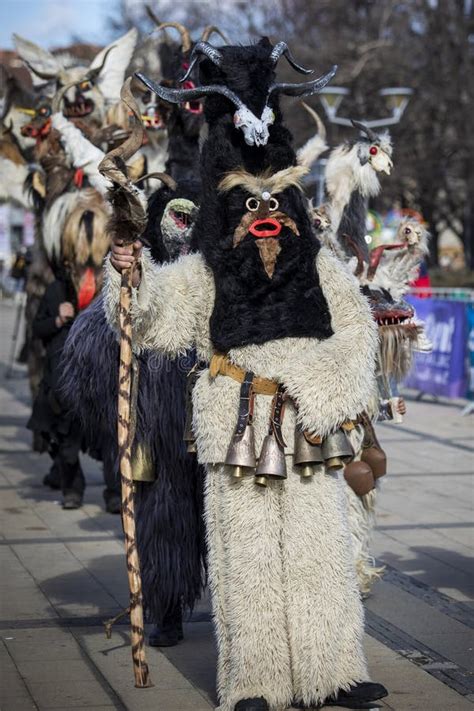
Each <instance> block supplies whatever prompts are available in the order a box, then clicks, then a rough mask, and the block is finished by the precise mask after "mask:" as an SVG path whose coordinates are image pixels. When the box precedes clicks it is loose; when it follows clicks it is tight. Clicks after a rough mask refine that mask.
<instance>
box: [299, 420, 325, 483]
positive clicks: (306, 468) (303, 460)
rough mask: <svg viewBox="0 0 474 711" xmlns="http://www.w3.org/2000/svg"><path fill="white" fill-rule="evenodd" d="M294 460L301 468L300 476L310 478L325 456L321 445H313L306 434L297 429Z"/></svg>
mask: <svg viewBox="0 0 474 711" xmlns="http://www.w3.org/2000/svg"><path fill="white" fill-rule="evenodd" d="M293 460H294V463H295V464H296V465H298V466H299V470H300V476H302V477H304V478H308V477H310V476H313V474H314V466H313V465H315V464H320V463H321V462H322V461H323V454H322V450H321V445H320V444H311V442H308V440H307V439H306V437H305V436H304V432H303V431H302V430H301V429H299V428H297V429H296V430H295V449H294V455H293Z"/></svg>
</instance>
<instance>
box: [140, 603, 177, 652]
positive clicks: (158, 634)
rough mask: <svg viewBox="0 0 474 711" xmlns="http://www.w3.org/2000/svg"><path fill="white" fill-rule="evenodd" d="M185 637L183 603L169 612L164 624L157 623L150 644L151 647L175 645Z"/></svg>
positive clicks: (149, 640) (151, 633)
mask: <svg viewBox="0 0 474 711" xmlns="http://www.w3.org/2000/svg"><path fill="white" fill-rule="evenodd" d="M182 639H183V617H182V613H181V605H180V604H178V605H176V607H174V608H173V609H172V610H170V611H169V612H167V613H166V614H165V616H164V618H163V624H161V625H155V627H154V628H153V630H152V631H151V632H150V636H149V638H148V644H149V645H150V647H175V646H176V645H177V644H178V642H180V641H181V640H182Z"/></svg>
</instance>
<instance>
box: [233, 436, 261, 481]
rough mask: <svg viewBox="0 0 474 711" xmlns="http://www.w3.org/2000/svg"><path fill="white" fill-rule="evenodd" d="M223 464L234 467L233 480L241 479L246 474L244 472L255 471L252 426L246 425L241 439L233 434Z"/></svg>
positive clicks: (255, 462) (255, 461)
mask: <svg viewBox="0 0 474 711" xmlns="http://www.w3.org/2000/svg"><path fill="white" fill-rule="evenodd" d="M225 463H226V464H227V465H229V466H231V467H234V471H233V473H232V476H233V477H234V479H241V478H242V477H243V476H245V474H246V473H247V472H246V470H249V469H255V467H256V466H257V460H256V458H255V435H254V431H253V425H251V424H247V426H246V427H245V430H244V433H243V435H242V436H241V437H237V436H236V435H235V434H234V436H233V437H232V441H231V443H230V445H229V449H228V450H227V457H226V460H225Z"/></svg>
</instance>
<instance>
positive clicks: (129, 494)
mask: <svg viewBox="0 0 474 711" xmlns="http://www.w3.org/2000/svg"><path fill="white" fill-rule="evenodd" d="M130 83H131V79H130V78H129V79H127V81H126V82H125V84H124V85H123V87H122V90H121V92H120V97H121V99H122V101H123V102H124V103H125V104H126V105H127V106H128V108H129V109H130V110H131V111H132V113H133V114H134V115H135V118H136V119H137V125H136V128H135V129H134V130H133V131H132V134H131V136H130V137H129V138H128V139H127V140H126V141H125V142H124V143H123V144H122V145H121V146H119V147H118V148H115V149H114V150H113V151H111V152H110V153H108V154H107V155H106V156H105V158H104V159H103V161H102V162H101V164H100V166H99V170H100V172H101V173H102V174H103V175H104V176H105V177H107V178H108V179H109V180H110V181H111V182H112V184H113V187H112V189H111V191H110V199H111V202H112V205H113V207H114V214H113V217H112V219H111V220H110V222H109V225H108V227H109V231H110V232H111V233H113V234H114V235H115V236H116V237H120V238H121V239H122V240H123V241H124V244H130V243H133V242H134V241H135V239H137V238H138V237H139V236H140V235H141V234H142V232H143V230H144V229H145V225H146V208H145V204H144V197H143V196H142V194H141V193H140V191H139V190H138V188H136V187H135V186H134V185H133V184H132V183H131V181H130V180H129V178H128V175H127V168H126V165H125V161H126V160H127V159H128V158H130V157H131V156H132V155H133V154H134V153H135V152H136V151H137V150H138V148H139V147H140V146H141V144H142V139H143V128H142V126H141V123H140V116H139V113H138V109H137V106H136V103H135V101H134V98H133V96H132V93H131V90H130ZM131 299H132V274H131V270H127V271H125V272H124V273H123V274H122V285H121V289H120V366H119V397H118V446H119V466H120V476H121V481H122V520H123V530H124V535H125V548H126V555H127V570H128V583H129V588H130V622H131V642H132V658H133V671H134V675H135V686H137V687H140V688H143V687H147V686H151V681H150V678H149V671H148V665H147V663H146V658H145V646H144V628H143V601H142V583H141V576H140V562H139V558H138V550H137V543H136V531H135V504H134V490H133V477H132V433H131V392H132V322H131V319H130V305H131Z"/></svg>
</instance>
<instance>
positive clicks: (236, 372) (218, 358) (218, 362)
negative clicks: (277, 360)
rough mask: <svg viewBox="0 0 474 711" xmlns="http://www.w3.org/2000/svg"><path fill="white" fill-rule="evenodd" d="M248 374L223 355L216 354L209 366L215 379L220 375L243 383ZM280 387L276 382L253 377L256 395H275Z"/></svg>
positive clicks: (253, 387)
mask: <svg viewBox="0 0 474 711" xmlns="http://www.w3.org/2000/svg"><path fill="white" fill-rule="evenodd" d="M246 372H247V371H245V370H244V369H243V368H240V367H239V366H238V365H234V364H233V363H231V362H230V360H229V356H227V355H223V354H221V353H215V354H214V355H213V356H212V358H211V362H210V364H209V373H210V375H211V378H215V377H217V376H218V375H227V376H228V377H229V378H232V380H236V381H237V382H238V383H243V382H244V381H245V376H246ZM278 387H279V384H278V383H277V382H276V381H275V380H270V379H269V378H260V377H259V376H258V375H254V376H253V380H252V391H253V392H254V394H255V395H275V394H276V393H277V391H278Z"/></svg>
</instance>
